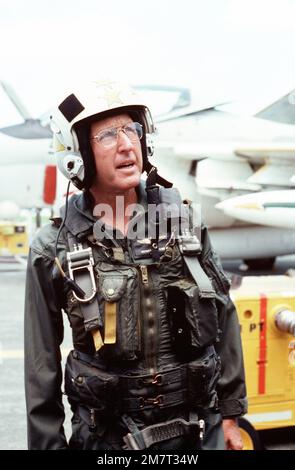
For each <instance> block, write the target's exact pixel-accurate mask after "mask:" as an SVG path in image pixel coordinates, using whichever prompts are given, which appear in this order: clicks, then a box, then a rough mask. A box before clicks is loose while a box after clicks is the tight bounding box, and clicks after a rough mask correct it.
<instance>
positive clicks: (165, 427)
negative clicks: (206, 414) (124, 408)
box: [123, 413, 199, 450]
mask: <svg viewBox="0 0 295 470" xmlns="http://www.w3.org/2000/svg"><path fill="white" fill-rule="evenodd" d="M126 418H127V419H126ZM123 420H124V422H125V424H126V425H127V426H128V429H129V430H130V431H131V432H130V433H128V434H126V436H124V437H123V440H124V442H125V443H126V447H127V449H128V450H143V449H146V448H148V447H150V446H151V445H153V444H156V443H158V442H162V441H167V440H168V439H173V438H175V437H179V436H184V435H188V434H190V432H191V431H192V428H193V427H195V428H196V429H197V430H199V421H198V416H197V414H196V413H194V414H192V416H191V417H190V420H189V421H186V420H184V419H182V418H177V419H172V420H170V421H166V422H165V423H158V424H153V425H151V426H148V427H146V428H145V429H142V430H141V431H140V430H139V429H138V427H137V426H136V424H135V423H134V421H133V420H132V419H131V418H130V417H126V416H125V418H123ZM130 421H131V422H132V423H130Z"/></svg>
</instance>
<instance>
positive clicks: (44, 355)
mask: <svg viewBox="0 0 295 470" xmlns="http://www.w3.org/2000/svg"><path fill="white" fill-rule="evenodd" d="M145 198H146V196H145V192H144V191H143V190H142V188H139V203H142V204H145V203H146V200H145ZM69 203H70V209H71V210H70V214H71V221H70V226H71V230H72V232H74V233H73V234H74V235H75V236H79V235H81V234H83V233H84V234H85V233H90V232H91V229H92V227H93V224H94V223H95V222H96V218H95V217H93V215H92V211H91V208H90V205H89V200H88V198H87V196H86V195H85V194H81V195H79V196H74V197H72V198H71V200H70V201H69ZM66 231H67V228H64V229H63V230H62V233H61V235H60V238H59V242H58V257H59V259H60V260H61V262H62V264H63V266H64V267H65V268H66V262H65V260H66V252H67V251H68V245H67V239H66ZM57 232H58V226H56V224H55V223H52V224H48V225H46V226H45V227H43V228H42V229H41V230H40V231H39V232H38V234H37V235H36V237H35V239H34V241H33V242H32V245H31V248H30V253H29V258H28V267H27V281H26V301H25V389H26V404H27V419H28V447H29V449H65V448H67V441H66V438H65V434H64V428H63V422H64V417H65V416H64V408H63V404H62V391H61V386H62V367H61V352H60V346H61V344H62V341H63V333H64V327H63V309H65V308H66V294H65V289H64V285H63V282H62V278H61V276H58V275H57V272H56V271H57V270H56V267H55V265H54V246H55V241H56V236H57ZM122 243H123V244H124V240H123V241H122ZM201 243H202V253H201V255H200V257H199V260H200V263H201V265H202V267H203V269H204V270H205V272H207V274H208V276H209V277H210V278H211V279H212V281H213V286H214V289H215V291H216V298H217V302H216V303H217V309H218V318H219V319H218V322H219V341H218V342H217V343H216V344H215V349H216V352H217V353H218V355H219V356H220V359H221V376H220V379H219V381H218V384H217V394H218V403H219V408H220V412H221V414H222V416H223V417H224V418H226V417H238V416H241V415H243V414H244V413H246V411H247V400H246V388H245V376H244V365H243V354H242V348H241V339H240V328H239V323H238V318H237V313H236V309H235V307H234V305H233V302H232V301H231V299H230V297H229V294H228V291H229V282H228V280H227V278H226V277H225V275H224V273H223V270H222V267H221V264H220V262H219V260H218V257H217V255H216V254H215V253H214V251H213V249H212V247H211V244H210V240H209V236H208V231H207V229H206V227H202V240H201ZM91 340H92V338H91V335H90V334H88V336H87V335H85V337H84V339H83V341H84V345H85V351H87V350H88V351H89V352H90V351H91V349H93V344H92V342H91ZM87 342H88V344H87Z"/></svg>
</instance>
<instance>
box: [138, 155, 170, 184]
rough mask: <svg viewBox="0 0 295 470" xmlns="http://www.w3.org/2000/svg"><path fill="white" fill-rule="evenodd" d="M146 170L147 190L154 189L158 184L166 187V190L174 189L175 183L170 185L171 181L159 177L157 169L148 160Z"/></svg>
mask: <svg viewBox="0 0 295 470" xmlns="http://www.w3.org/2000/svg"><path fill="white" fill-rule="evenodd" d="M144 170H145V171H146V173H147V175H148V176H147V180H146V187H147V188H152V187H153V186H156V184H157V183H158V184H159V185H160V186H164V188H172V186H173V183H170V181H167V180H165V178H162V176H160V175H158V170H157V168H156V167H155V166H154V165H152V164H151V163H150V162H149V161H148V159H146V162H145V165H144Z"/></svg>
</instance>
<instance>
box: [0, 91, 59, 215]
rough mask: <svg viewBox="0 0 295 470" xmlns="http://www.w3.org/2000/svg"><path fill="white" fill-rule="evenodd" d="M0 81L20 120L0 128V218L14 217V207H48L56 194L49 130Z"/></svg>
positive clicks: (54, 169)
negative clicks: (21, 120) (21, 121)
mask: <svg viewBox="0 0 295 470" xmlns="http://www.w3.org/2000/svg"><path fill="white" fill-rule="evenodd" d="M1 84H2V87H3V89H4V91H5V92H6V94H7V95H8V97H9V98H10V100H11V101H12V103H13V104H14V106H15V107H16V109H17V111H18V112H19V114H20V115H21V117H22V118H23V120H24V121H23V123H21V124H15V125H12V126H8V127H2V128H0V168H1V185H0V219H1V218H4V217H5V218H9V215H11V218H14V216H15V213H16V207H18V208H19V209H28V208H38V209H41V208H44V207H51V206H52V204H53V203H54V201H55V197H56V166H55V164H54V160H53V156H52V153H51V152H50V142H51V138H52V132H51V131H50V129H49V128H48V127H44V126H43V125H42V123H41V120H40V119H34V118H33V117H32V116H31V115H30V113H29V112H28V110H27V109H26V107H25V106H24V104H23V103H22V102H21V100H20V99H19V97H18V96H17V95H16V94H15V92H14V90H13V89H12V88H11V87H10V86H9V85H8V84H7V83H4V82H1ZM13 204H14V205H13ZM9 212H11V214H9Z"/></svg>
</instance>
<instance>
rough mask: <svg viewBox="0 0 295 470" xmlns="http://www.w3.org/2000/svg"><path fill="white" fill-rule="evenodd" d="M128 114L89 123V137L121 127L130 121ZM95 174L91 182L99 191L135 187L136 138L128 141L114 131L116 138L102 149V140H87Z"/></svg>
mask: <svg viewBox="0 0 295 470" xmlns="http://www.w3.org/2000/svg"><path fill="white" fill-rule="evenodd" d="M132 122H133V121H132V119H131V118H130V116H128V114H120V115H118V116H113V117H108V118H105V119H101V120H100V121H97V122H94V123H93V124H92V125H91V137H94V136H96V135H98V134H99V133H100V134H99V135H102V134H101V132H102V131H105V130H108V129H111V128H121V127H123V126H125V125H126V124H128V123H132ZM91 147H92V150H93V154H94V159H95V166H96V171H97V176H96V180H95V183H94V185H99V189H100V190H104V191H106V192H112V193H122V192H124V191H127V190H129V189H132V188H135V187H136V186H138V184H139V181H140V176H141V172H142V152H141V145H140V140H139V139H136V140H135V141H131V140H130V139H129V138H128V137H127V135H126V134H125V133H124V132H123V131H119V132H118V140H117V143H116V145H114V147H112V148H105V146H104V145H103V142H98V141H97V140H95V139H92V140H91Z"/></svg>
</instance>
